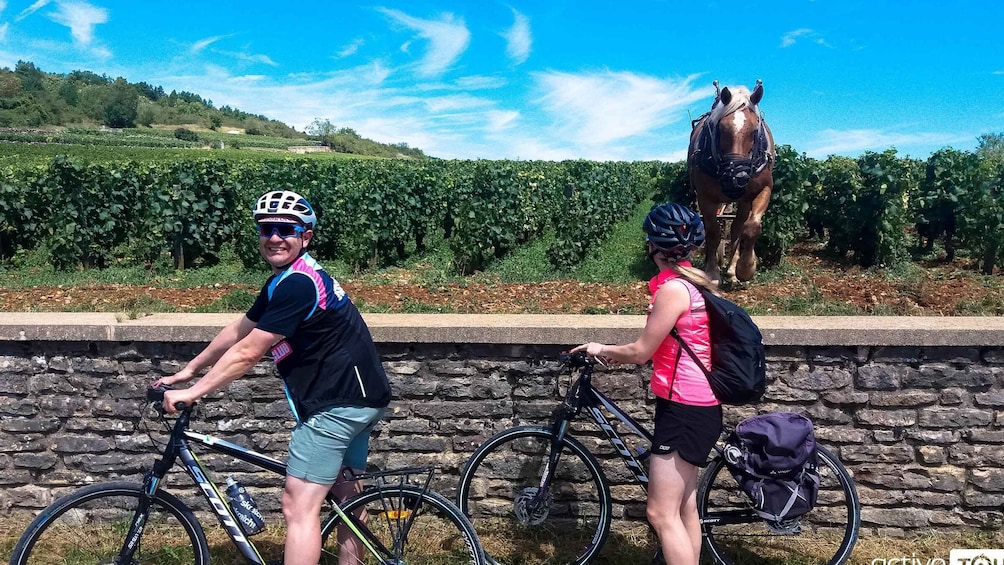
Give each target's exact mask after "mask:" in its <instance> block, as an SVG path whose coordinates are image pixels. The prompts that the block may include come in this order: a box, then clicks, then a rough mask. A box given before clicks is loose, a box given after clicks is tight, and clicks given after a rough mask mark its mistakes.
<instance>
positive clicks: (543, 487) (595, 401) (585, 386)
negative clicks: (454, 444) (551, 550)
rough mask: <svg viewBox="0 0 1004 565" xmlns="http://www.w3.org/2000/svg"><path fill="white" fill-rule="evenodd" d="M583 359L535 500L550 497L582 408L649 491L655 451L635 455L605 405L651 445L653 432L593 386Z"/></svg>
mask: <svg viewBox="0 0 1004 565" xmlns="http://www.w3.org/2000/svg"><path fill="white" fill-rule="evenodd" d="M582 359H583V364H582V365H573V366H575V367H578V368H579V369H580V372H579V377H578V379H577V380H576V381H575V382H574V383H573V384H572V385H571V386H570V387H569V389H568V392H567V393H566V395H565V400H564V401H563V402H562V404H561V405H560V406H558V408H557V409H556V410H555V413H554V421H553V422H552V424H551V431H552V432H553V433H552V439H551V451H550V453H549V456H548V465H547V467H546V468H545V472H544V475H543V477H542V478H541V482H540V489H539V491H538V493H537V495H536V496H535V499H540V500H543V498H544V497H545V496H546V493H547V490H548V488H549V486H550V484H551V480H552V479H553V478H554V473H555V470H556V469H557V463H558V458H559V457H560V455H561V448H560V446H561V443H562V441H564V439H565V436H566V435H568V434H569V424H570V423H571V421H572V420H573V419H575V416H576V415H578V414H579V412H581V411H582V409H586V413H587V414H588V415H589V417H590V418H591V419H592V420H593V421H594V422H595V423H596V425H597V426H598V427H599V428H600V429H601V430H603V433H604V434H606V436H607V439H608V440H609V441H610V443H611V444H612V445H613V446H614V448H615V449H616V450H617V453H618V455H620V458H621V460H622V461H624V465H626V466H627V468H628V470H629V471H630V472H631V473H632V474H633V475H634V478H635V480H636V481H637V482H638V485H639V486H641V488H642V490H644V491H645V492H646V494H647V493H648V474H647V473H646V472H645V469H644V468H643V467H642V466H641V463H640V460H644V459H647V458H648V456H649V455H650V454H651V453H650V452H649V450H648V449H644V448H640V449H639V453H638V456H637V457H636V456H635V454H633V453H631V451H630V450H629V449H628V448H627V445H625V443H624V440H622V439H621V436H620V434H618V433H617V430H616V429H614V426H613V425H612V424H611V422H610V420H608V419H607V417H606V416H605V415H604V414H603V411H602V410H601V408H605V409H606V410H607V411H608V412H610V414H612V415H613V417H614V419H615V420H619V421H620V422H621V423H623V424H624V425H625V426H627V428H628V431H630V432H631V433H633V434H635V435H637V436H639V437H641V438H643V439H644V440H645V441H646V442H648V443H649V444H651V443H652V439H653V435H652V433H651V432H649V431H648V430H646V429H645V428H644V427H642V426H641V425H640V424H639V423H638V422H637V421H636V420H635V419H634V418H632V417H631V416H630V415H629V414H627V413H626V412H624V411H623V410H621V409H620V408H619V407H618V406H617V405H616V404H615V403H614V401H613V400H611V399H610V398H609V397H607V395H605V394H603V393H602V392H601V391H599V390H596V389H595V388H593V365H592V362H590V361H587V360H585V357H584V356H583V358H582ZM714 450H715V452H717V453H718V455H719V456H721V455H722V447H721V446H719V445H715V446H714ZM700 520H701V525H702V526H703V525H705V524H710V525H716V524H748V523H751V522H759V521H762V520H763V519H762V518H760V517H759V516H757V515H756V513H754V512H753V511H752V510H732V511H728V512H715V513H713V514H711V515H706V516H701V517H700Z"/></svg>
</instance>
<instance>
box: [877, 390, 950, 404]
mask: <svg viewBox="0 0 1004 565" xmlns="http://www.w3.org/2000/svg"><path fill="white" fill-rule="evenodd" d="M937 401H938V394H937V393H934V392H928V391H921V390H898V391H895V392H884V391H875V392H870V393H868V404H870V405H871V406H888V407H894V408H898V407H909V406H927V405H930V404H934V403H936V402H937Z"/></svg>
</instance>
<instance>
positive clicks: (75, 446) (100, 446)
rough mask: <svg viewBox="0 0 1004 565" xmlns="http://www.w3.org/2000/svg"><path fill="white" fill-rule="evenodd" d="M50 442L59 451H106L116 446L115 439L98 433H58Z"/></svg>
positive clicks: (51, 446) (49, 439)
mask: <svg viewBox="0 0 1004 565" xmlns="http://www.w3.org/2000/svg"><path fill="white" fill-rule="evenodd" d="M48 444H49V449H51V450H53V451H55V452H57V453H104V452H106V451H111V450H112V449H114V448H115V442H114V441H112V440H109V439H108V438H104V437H101V436H97V435H76V434H56V435H53V436H50V437H49V438H48Z"/></svg>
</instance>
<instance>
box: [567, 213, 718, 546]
mask: <svg viewBox="0 0 1004 565" xmlns="http://www.w3.org/2000/svg"><path fill="white" fill-rule="evenodd" d="M642 229H643V230H645V234H646V237H645V239H646V242H647V244H648V255H649V257H650V258H651V259H652V261H653V262H655V264H656V266H657V267H659V274H658V275H656V276H655V277H653V278H652V280H651V281H649V291H650V292H651V293H652V302H651V304H650V305H649V316H648V321H647V322H646V323H645V329H644V330H643V331H642V334H641V337H639V338H638V339H637V340H635V341H634V342H633V343H629V344H626V345H603V344H600V343H586V344H584V345H580V346H578V347H576V348H575V349H573V350H572V351H583V350H585V352H586V353H587V354H589V355H593V356H595V357H600V358H605V359H607V360H609V361H612V362H614V363H633V364H642V363H645V362H647V361H648V360H649V359H651V360H652V385H651V386H652V392H653V394H655V396H656V408H655V438H654V441H653V442H652V458H651V463H650V465H649V484H648V511H647V514H648V521H649V523H651V524H652V527H653V528H654V529H655V531H656V533H657V534H658V536H659V543H660V544H661V545H662V552H663V555H664V557H665V560H666V562H668V563H670V564H672V565H697V562H698V560H699V559H700V555H701V524H700V519H699V518H698V514H697V479H698V468H699V467H703V466H704V465H705V464H706V462H707V459H708V455H709V454H710V453H711V449H712V448H713V447H714V445H715V441H717V440H718V436H719V434H721V431H722V407H721V404H719V402H718V399H717V398H715V394H714V392H712V390H711V386H710V385H709V384H708V380H707V377H705V375H704V372H703V371H701V369H700V367H698V366H697V365H696V362H695V361H694V360H693V359H692V358H691V357H690V356H689V355H686V354H683V355H681V351H680V349H681V348H680V346H679V343H677V341H676V339H675V338H673V336H671V335H670V331H671V330H672V329H673V328H676V331H677V332H678V333H679V334H680V337H681V338H682V339H683V340H684V341H686V342H687V344H688V345H689V346H690V347H691V349H693V350H694V353H696V354H697V356H698V357H699V358H700V360H701V362H702V363H704V365H705V367H707V368H711V343H710V336H709V333H708V315H707V312H706V311H705V307H704V299H703V298H702V297H701V293H700V292H698V290H697V288H696V286H702V287H704V288H707V289H709V290H712V291H716V289H715V286H714V284H713V283H712V282H711V281H710V280H708V278H707V277H705V276H704V273H702V272H701V271H698V270H697V269H694V268H693V267H692V266H691V264H690V261H689V260H688V258H689V257H690V253H691V252H692V251H693V250H694V249H697V248H698V247H700V245H701V244H702V243H703V242H704V224H703V223H702V222H701V218H700V216H698V215H697V214H696V213H694V211H692V210H690V209H689V208H687V207H686V206H681V205H680V204H675V203H667V204H662V205H660V206H656V207H654V208H652V210H651V211H650V212H649V213H648V217H647V218H645V223H644V224H643V225H642ZM656 560H659V555H658V554H657V555H656Z"/></svg>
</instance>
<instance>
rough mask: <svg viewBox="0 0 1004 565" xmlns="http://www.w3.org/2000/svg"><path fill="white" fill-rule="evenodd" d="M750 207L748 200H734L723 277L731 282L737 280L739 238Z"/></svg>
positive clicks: (747, 218)
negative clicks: (725, 267) (726, 265)
mask: <svg viewBox="0 0 1004 565" xmlns="http://www.w3.org/2000/svg"><path fill="white" fill-rule="evenodd" d="M751 209H752V207H751V205H750V202H749V201H744V200H740V201H739V202H736V207H735V210H736V217H735V218H733V220H732V226H731V228H730V229H729V245H728V248H727V249H728V251H727V253H728V255H727V256H726V263H727V264H728V268H727V269H726V270H725V279H726V280H728V281H729V282H730V283H732V284H735V283H736V282H737V279H736V268H737V265H738V263H739V250H740V244H741V240H740V238H741V237H742V233H743V226H745V225H746V224H747V223H748V222H749V217H750V210H751Z"/></svg>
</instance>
